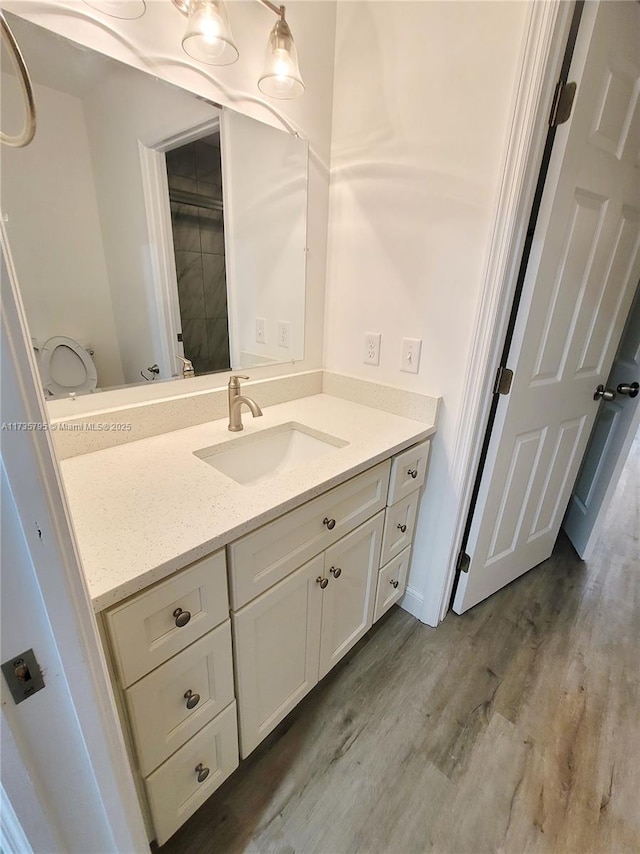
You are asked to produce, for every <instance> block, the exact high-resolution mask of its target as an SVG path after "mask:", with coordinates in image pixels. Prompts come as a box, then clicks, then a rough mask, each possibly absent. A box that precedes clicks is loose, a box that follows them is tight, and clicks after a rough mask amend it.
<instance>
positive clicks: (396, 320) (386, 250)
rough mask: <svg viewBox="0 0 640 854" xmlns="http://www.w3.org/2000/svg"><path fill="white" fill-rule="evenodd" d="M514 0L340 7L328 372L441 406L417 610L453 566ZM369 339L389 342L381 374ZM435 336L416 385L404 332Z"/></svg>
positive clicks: (518, 40)
mask: <svg viewBox="0 0 640 854" xmlns="http://www.w3.org/2000/svg"><path fill="white" fill-rule="evenodd" d="M528 12H529V6H528V4H527V3H524V2H522V3H509V2H504V3H501V2H481V3H480V2H419V3H416V2H413V3H404V2H356V3H352V2H341V3H339V4H338V14H337V30H336V62H335V71H334V110H333V140H332V161H331V195H330V217H329V229H330V231H329V255H328V274H327V304H326V322H325V366H326V367H327V368H328V369H329V370H332V371H339V372H343V373H347V374H352V375H354V376H358V377H363V378H366V379H370V380H373V381H378V382H384V383H388V384H390V385H394V386H398V387H401V388H406V389H410V390H412V391H419V392H422V393H425V394H431V395H442V397H443V404H444V405H443V408H442V410H441V421H440V424H439V429H438V436H437V438H436V440H435V441H434V447H433V453H432V457H431V463H430V472H429V477H428V485H427V489H426V492H425V496H424V499H423V501H422V505H421V514H420V519H419V524H418V529H417V534H416V545H415V548H414V556H413V561H412V567H411V574H410V578H409V586H410V588H411V590H410V594H411V595H410V598H409V600H407V601H406V605H407V607H410V609H411V610H412V611H413V612H414V613H419V612H420V600H421V599H422V597H423V595H424V592H425V589H426V588H427V586H428V582H429V572H430V568H431V567H433V566H435V565H436V564H437V565H439V566H441V564H442V562H443V561H446V560H447V558H448V551H449V549H450V547H451V541H452V537H453V528H452V525H453V521H454V520H453V516H454V514H455V511H456V508H457V504H458V500H459V496H457V495H456V494H455V491H454V489H453V486H452V483H451V478H450V475H449V472H450V468H451V465H452V453H453V447H454V444H455V440H456V435H457V430H458V420H459V416H460V412H461V407H462V404H463V401H464V394H465V389H464V388H463V381H464V377H465V373H466V369H467V361H468V358H469V353H470V347H471V342H472V335H473V329H474V321H475V317H476V314H477V310H478V302H479V297H480V291H481V287H482V285H483V274H484V271H485V265H486V261H487V254H488V249H489V242H490V239H491V229H492V224H493V218H494V216H495V207H496V202H497V195H498V191H499V183H500V179H501V172H502V167H503V158H504V154H505V148H506V142H507V133H508V130H509V121H510V118H511V113H512V109H513V95H514V90H515V85H516V81H517V76H518V73H519V70H520V68H519V62H520V59H521V57H520V52H521V48H522V41H523V38H524V29H525V24H526V20H527V16H528ZM365 332H380V333H381V334H382V346H381V358H380V366H379V367H371V366H369V365H364V364H363V361H362V355H363V336H364V333H365ZM405 336H406V337H411V338H422V339H423V347H422V360H421V365H420V371H419V373H418V374H417V375H414V374H408V373H401V372H400V370H399V366H400V348H401V339H402V338H403V337H405Z"/></svg>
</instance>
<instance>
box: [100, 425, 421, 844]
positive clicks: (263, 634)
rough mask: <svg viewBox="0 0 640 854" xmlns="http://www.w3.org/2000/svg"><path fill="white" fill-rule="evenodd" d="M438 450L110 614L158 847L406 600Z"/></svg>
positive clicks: (397, 465)
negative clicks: (423, 490) (424, 493)
mask: <svg viewBox="0 0 640 854" xmlns="http://www.w3.org/2000/svg"><path fill="white" fill-rule="evenodd" d="M428 453H429V442H428V441H427V442H423V443H422V444H421V445H417V446H414V447H412V448H409V449H408V450H407V451H404V452H403V453H401V454H399V455H397V456H396V457H395V458H393V459H391V460H385V461H384V462H381V463H378V464H377V465H374V466H373V467H372V468H370V469H367V470H366V471H364V472H362V473H361V474H358V475H356V476H355V477H353V478H351V479H350V480H348V481H346V482H345V483H342V484H340V485H339V486H337V487H334V488H333V489H330V490H328V491H327V492H324V493H322V494H320V495H318V496H317V497H315V498H313V499H311V500H310V501H307V502H306V503H305V504H302V505H301V506H299V507H296V508H294V509H292V510H290V511H288V512H286V513H284V514H283V515H281V516H279V517H278V518H276V519H274V520H273V521H271V522H269V523H267V524H265V525H263V526H262V527H260V528H257V529H256V530H254V531H251V532H250V533H248V534H246V535H245V536H243V537H241V538H240V539H238V540H236V541H234V542H231V543H230V544H229V545H227V546H226V553H225V550H224V549H222V550H220V551H218V552H215V553H214V554H212V555H209V556H208V557H205V558H203V559H202V560H199V561H197V562H196V563H194V564H192V565H191V566H189V567H186V568H185V569H183V570H180V571H179V572H177V573H175V574H174V575H172V576H171V577H170V578H167V579H165V580H163V581H160V582H158V583H157V584H155V585H153V586H151V587H149V588H147V589H146V590H143V591H142V592H141V593H138V594H136V595H134V596H132V597H130V598H129V599H126V600H125V601H123V602H121V603H119V604H117V605H115V606H114V607H112V608H110V609H108V610H106V611H104V612H103V615H102V622H101V625H102V629H103V632H104V636H105V643H106V646H107V647H108V650H109V652H110V655H109V659H110V664H111V670H112V678H113V681H114V684H115V688H116V696H117V700H118V704H119V708H120V713H121V717H122V721H123V725H124V733H125V738H126V740H127V742H128V746H129V751H130V755H131V760H132V765H133V766H134V767H135V769H136V770H137V783H138V787H139V790H140V796H141V802H142V803H143V804H146V805H147V806H148V811H147V817H149V816H150V821H151V824H152V826H153V834H154V835H155V838H156V839H157V841H158V843H159V844H160V845H162V844H163V843H164V842H165V841H166V840H167V839H168V838H169V837H170V836H171V835H172V834H173V833H174V832H175V831H176V830H177V829H178V827H179V826H180V825H181V824H182V823H183V822H184V821H186V819H187V818H188V817H189V816H190V815H191V814H192V813H193V812H195V810H196V809H197V808H198V807H199V806H200V805H201V804H202V803H203V802H204V801H205V800H206V799H207V798H208V797H209V796H210V795H211V794H212V793H213V792H214V791H215V790H216V789H217V788H218V786H219V785H220V784H221V783H222V782H223V781H224V780H225V779H226V778H227V777H228V776H229V775H230V774H231V773H232V771H233V770H234V769H235V768H236V767H237V766H238V762H239V759H238V754H239V747H240V753H241V755H242V757H243V758H244V757H246V756H248V755H249V753H251V751H252V750H253V749H254V748H255V747H256V746H257V745H258V744H259V743H260V742H261V741H262V740H263V739H264V738H265V736H266V735H267V734H268V733H269V732H271V731H272V730H273V729H274V727H275V726H276V725H277V724H278V723H279V722H280V721H281V720H283V718H284V717H286V715H287V714H288V713H289V712H290V711H291V710H292V709H293V708H294V707H295V706H296V705H297V704H298V703H299V702H300V700H301V699H302V698H303V697H304V696H305V695H306V694H307V693H308V692H309V691H310V690H311V689H312V688H313V687H314V685H316V684H317V683H318V681H319V680H320V679H322V678H323V677H324V676H325V675H326V674H327V673H328V672H329V671H330V670H331V668H332V667H333V666H334V665H335V664H336V663H337V662H338V661H340V659H341V658H342V657H343V656H344V655H345V654H346V653H347V652H348V651H349V650H350V649H351V648H352V647H353V646H354V645H355V644H356V643H357V642H358V641H359V640H360V638H362V637H363V635H364V634H365V633H366V632H367V631H368V630H369V629H370V628H371V626H372V624H373V623H374V621H375V620H377V619H378V618H379V617H381V616H382V614H383V613H384V612H385V611H386V610H387V609H388V608H390V607H391V605H393V604H394V602H397V601H398V600H399V599H400V598H401V597H402V595H403V594H404V590H405V585H406V579H407V573H408V568H409V560H410V555H411V543H412V540H413V531H414V527H415V519H416V515H417V509H418V500H419V489H420V486H421V485H422V483H423V482H424V478H425V472H426V467H427V460H428ZM228 584H229V587H228V586H227V585H228ZM230 611H231V617H230ZM232 636H233V643H232ZM236 697H237V708H236ZM238 731H239V737H238Z"/></svg>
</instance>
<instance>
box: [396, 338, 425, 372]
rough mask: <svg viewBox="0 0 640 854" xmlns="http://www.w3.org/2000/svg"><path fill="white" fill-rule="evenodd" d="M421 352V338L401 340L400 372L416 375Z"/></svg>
mask: <svg viewBox="0 0 640 854" xmlns="http://www.w3.org/2000/svg"><path fill="white" fill-rule="evenodd" d="M421 350H422V338H403V339H402V359H401V361H400V370H401V371H406V372H407V373H408V374H417V373H418V368H419V367H420V351H421Z"/></svg>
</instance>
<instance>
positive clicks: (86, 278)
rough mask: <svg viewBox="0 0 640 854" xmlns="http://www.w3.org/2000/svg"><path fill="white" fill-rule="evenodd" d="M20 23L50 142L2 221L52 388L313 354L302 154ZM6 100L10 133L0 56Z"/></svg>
mask: <svg viewBox="0 0 640 854" xmlns="http://www.w3.org/2000/svg"><path fill="white" fill-rule="evenodd" d="M9 17H10V24H11V27H12V29H13V31H14V33H15V36H16V38H17V40H18V43H19V44H20V46H21V49H22V51H23V54H24V56H25V59H26V62H27V65H28V67H29V70H30V73H31V75H32V79H33V81H34V89H35V97H36V106H37V110H38V130H37V133H36V137H35V139H34V141H33V142H32V143H31V145H29V146H28V147H27V148H24V149H8V148H5V149H3V152H2V160H1V181H2V183H1V188H2V195H1V204H2V215H3V218H4V221H5V226H6V230H7V234H8V237H9V244H10V247H11V252H12V255H13V259H14V263H15V267H16V272H17V276H18V282H19V285H20V289H21V293H22V298H23V302H24V305H25V310H26V314H27V320H28V323H29V329H30V333H31V335H32V339H33V345H34V348H35V349H36V350H37V351H38V359H39V364H40V365H41V375H42V378H43V385H45V386H47V384H48V393H49V394H53V395H65V394H68V393H76V389H79V390H91V386H92V385H93V386H95V390H98V391H99V390H101V389H107V388H114V387H119V386H123V385H129V384H133V383H142V382H156V381H160V380H163V379H171V378H175V377H178V376H182V373H183V368H184V362H183V361H181V359H180V357H183V358H186V359H188V360H190V362H191V363H192V364H193V367H194V369H195V373H196V374H203V373H209V372H214V371H224V370H229V369H230V368H231V369H233V370H238V369H246V368H249V367H253V366H256V365H268V364H275V363H278V362H292V361H297V360H300V359H302V358H303V355H304V308H305V269H306V231H307V174H308V146H307V143H306V142H305V141H304V140H301V139H299V138H297V137H295V136H294V135H292V134H289V133H287V132H286V131H284V130H280V129H277V128H274V127H272V126H270V125H266V124H263V123H261V122H259V121H256V120H255V119H252V118H248V117H246V116H243V115H241V114H239V113H235V112H233V111H230V110H227V109H226V108H224V109H222V108H218V107H216V106H214V105H212V104H210V103H208V102H206V101H204V100H202V99H200V98H197V97H196V96H195V95H192V94H191V93H189V92H186V91H184V90H181V89H179V88H177V87H175V86H172V85H170V84H168V83H165V82H163V81H160V80H157V79H155V78H154V77H151V76H150V75H148V74H145V73H144V72H142V71H138V70H136V69H133V68H131V67H129V66H127V65H124V64H122V63H120V62H117V61H116V60H113V59H110V58H108V57H105V56H104V55H102V54H99V53H96V52H94V51H92V50H90V49H87V48H84V47H80V46H78V45H76V44H74V43H72V42H70V41H68V40H66V39H64V38H62V37H61V36H58V35H55V34H53V33H51V32H49V31H48V30H46V29H43V28H41V27H38V26H35V25H34V24H31V23H29V22H27V21H24V20H23V19H20V18H17V17H15V16H9ZM1 94H2V102H1V103H2V107H1V112H2V116H1V125H0V126H2V128H3V130H4V131H5V132H11V130H12V128H17V127H19V126H20V124H21V122H22V115H23V113H22V111H23V105H22V101H21V95H20V91H19V88H18V85H17V81H16V79H15V77H14V76H13V71H12V68H11V66H10V63H9V62H7V61H6V57H4V56H3V63H2V92H1ZM61 342H62V346H61ZM69 342H75V343H77V344H78V345H79V346H80V349H81V350H82V352H83V353H84V352H87V353H88V354H89V356H90V359H89V360H87V362H86V364H85V363H84V362H83V361H82V360H81V359H80V360H79V359H78V358H77V354H75V353H74V352H73V351H72V347H71V345H69V346H68V347H67V346H66V345H67V343H69ZM56 345H57V346H56ZM89 363H92V364H93V366H94V368H95V373H96V378H95V382H93V383H92V382H91V378H90V377H89V378H88V379H87V380H86V382H85V381H84V380H85V375H84V371H85V370H86V369H87V365H88V364H89ZM43 366H44V367H43ZM56 371H57V372H58V376H57V377H56V376H55V374H56ZM51 376H53V380H52V381H51V382H49V380H51ZM81 380H82V381H81Z"/></svg>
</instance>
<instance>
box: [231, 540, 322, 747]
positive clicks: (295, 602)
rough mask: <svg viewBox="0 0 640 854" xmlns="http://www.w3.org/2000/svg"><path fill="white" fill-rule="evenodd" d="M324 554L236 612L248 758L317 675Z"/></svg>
mask: <svg viewBox="0 0 640 854" xmlns="http://www.w3.org/2000/svg"><path fill="white" fill-rule="evenodd" d="M322 570H323V557H322V555H318V557H316V558H314V559H313V560H311V561H309V563H306V564H305V565H304V566H302V567H301V568H300V569H298V570H296V572H294V573H292V574H291V575H289V576H288V577H287V578H285V579H284V580H283V581H280V582H279V583H278V584H276V585H275V586H274V587H272V588H271V589H270V590H267V592H266V593H263V594H262V595H261V596H258V598H257V599H254V600H253V601H252V602H250V603H249V604H248V605H245V607H244V608H241V609H240V610H239V611H238V612H237V613H234V614H232V623H233V640H234V646H235V652H236V682H237V688H238V708H239V720H240V751H241V755H242V757H243V758H244V757H245V756H248V755H249V753H251V751H252V750H253V749H254V747H256V745H258V744H259V743H260V742H261V741H262V739H263V738H264V737H265V736H266V735H267V734H268V733H269V732H271V730H272V729H273V728H274V727H275V726H276V725H277V724H278V723H280V721H281V720H282V719H283V718H284V717H285V716H286V715H287V713H288V712H289V711H291V709H293V707H294V706H296V705H297V704H298V703H299V702H300V700H301V699H302V698H303V697H304V695H305V694H306V693H308V691H310V690H311V688H313V686H314V685H315V684H316V682H317V681H318V649H319V644H320V619H321V612H322V592H323V591H322V590H321V588H320V584H319V582H318V581H317V579H318V578H321V577H322V574H323V572H322Z"/></svg>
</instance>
